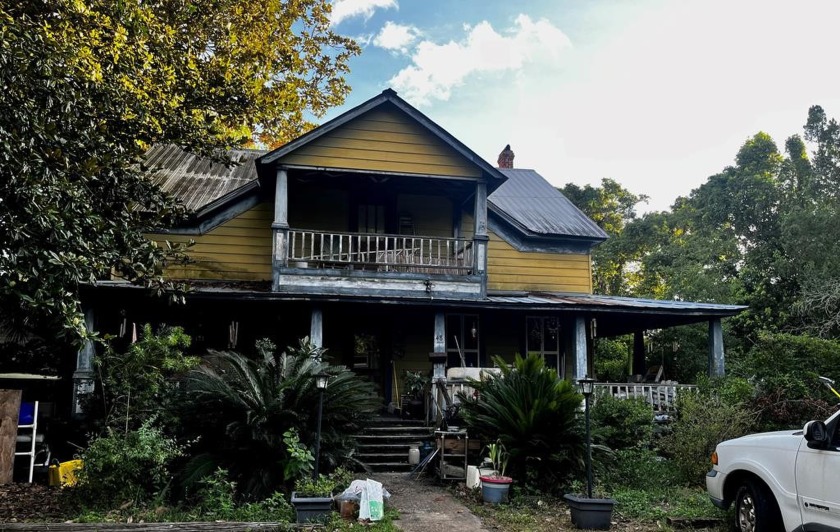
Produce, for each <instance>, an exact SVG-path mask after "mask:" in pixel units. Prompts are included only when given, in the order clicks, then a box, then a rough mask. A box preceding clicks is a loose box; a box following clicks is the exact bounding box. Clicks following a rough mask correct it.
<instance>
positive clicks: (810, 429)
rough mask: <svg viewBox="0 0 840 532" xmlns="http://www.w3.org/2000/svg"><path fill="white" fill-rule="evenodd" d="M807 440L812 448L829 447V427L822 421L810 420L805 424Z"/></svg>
mask: <svg viewBox="0 0 840 532" xmlns="http://www.w3.org/2000/svg"><path fill="white" fill-rule="evenodd" d="M804 432H805V440H806V441H807V442H808V447H809V448H811V449H825V448H826V447H828V429H827V428H826V426H825V423H824V422H822V421H809V422H808V423H806V424H805V430H804Z"/></svg>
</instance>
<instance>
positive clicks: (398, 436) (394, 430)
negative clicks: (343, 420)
mask: <svg viewBox="0 0 840 532" xmlns="http://www.w3.org/2000/svg"><path fill="white" fill-rule="evenodd" d="M355 438H356V439H357V440H358V442H359V445H358V448H357V451H356V458H358V459H359V461H360V462H362V463H363V464H365V465H366V466H367V467H368V468H370V470H371V471H380V472H400V471H405V472H408V471H411V469H412V467H413V466H411V465H409V463H408V450H409V448H410V447H411V445H412V444H416V445H421V444H422V443H423V442H424V441H428V442H433V441H434V428H432V427H428V426H426V424H425V423H424V422H423V421H419V420H410V419H400V418H398V417H385V416H382V417H377V418H374V419H373V420H372V422H371V423H370V425H369V426H368V428H367V429H366V430H365V431H364V432H363V433H361V434H357V435H356V436H355Z"/></svg>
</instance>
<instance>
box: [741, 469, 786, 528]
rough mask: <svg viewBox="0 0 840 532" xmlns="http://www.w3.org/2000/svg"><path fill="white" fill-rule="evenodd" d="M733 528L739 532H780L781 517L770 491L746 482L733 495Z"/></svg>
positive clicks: (757, 483)
mask: <svg viewBox="0 0 840 532" xmlns="http://www.w3.org/2000/svg"><path fill="white" fill-rule="evenodd" d="M735 527H736V528H737V529H738V530H740V531H741V532H780V531H782V530H783V528H782V515H781V513H780V512H779V507H778V506H777V505H776V501H775V500H774V499H773V495H772V494H771V493H770V491H769V490H768V489H767V488H766V487H765V486H764V485H763V484H761V483H759V482H756V481H754V480H747V481H745V482H744V483H743V484H741V487H739V488H738V492H737V493H736V495H735Z"/></svg>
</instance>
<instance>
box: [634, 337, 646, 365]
mask: <svg viewBox="0 0 840 532" xmlns="http://www.w3.org/2000/svg"><path fill="white" fill-rule="evenodd" d="M645 366H646V362H645V331H636V332H634V333H633V375H642V376H644V375H645V373H646V372H647V367H645Z"/></svg>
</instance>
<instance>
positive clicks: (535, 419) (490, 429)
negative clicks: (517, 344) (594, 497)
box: [458, 354, 582, 487]
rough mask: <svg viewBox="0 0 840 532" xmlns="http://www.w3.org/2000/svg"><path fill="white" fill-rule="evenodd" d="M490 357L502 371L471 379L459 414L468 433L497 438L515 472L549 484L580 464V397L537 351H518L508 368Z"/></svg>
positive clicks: (520, 476)
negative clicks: (525, 354)
mask: <svg viewBox="0 0 840 532" xmlns="http://www.w3.org/2000/svg"><path fill="white" fill-rule="evenodd" d="M494 361H495V362H496V364H497V365H498V366H499V367H500V368H501V370H502V372H501V374H500V375H491V376H489V377H488V378H487V379H485V380H482V381H473V383H472V385H473V386H474V388H475V390H476V391H477V394H475V395H472V394H471V395H470V396H467V395H465V394H463V393H460V394H459V396H458V397H459V399H460V400H461V415H462V416H463V418H464V421H465V422H466V424H467V427H469V429H470V431H471V433H473V434H476V435H478V436H480V437H481V438H482V439H484V440H485V441H496V440H497V439H498V440H501V443H502V444H504V446H505V448H507V450H508V452H509V453H510V464H509V466H508V467H509V470H510V472H511V474H512V475H513V476H515V477H516V476H518V477H519V478H520V479H526V478H533V479H535V481H536V482H538V483H539V484H541V485H542V486H543V487H548V486H552V485H554V484H556V481H557V480H558V479H557V476H558V474H559V473H558V472H565V473H568V472H570V470H572V469H575V468H578V466H579V465H580V459H581V457H582V443H581V442H582V438H581V435H580V431H579V427H578V424H577V420H576V417H577V412H578V407H579V406H580V402H581V399H582V397H581V396H580V395H579V394H578V393H577V392H576V391H575V390H574V388H573V386H572V384H571V383H570V382H568V381H566V380H564V379H561V378H559V377H558V376H557V373H556V372H555V371H554V370H552V369H550V368H546V367H545V364H544V363H543V360H542V358H541V357H539V356H536V355H529V356H528V357H527V358H523V357H521V356H520V355H518V354H517V355H516V358H515V360H514V364H513V367H512V368H510V367H508V365H507V364H506V363H505V362H504V360H502V359H501V358H500V357H494ZM529 470H530V472H532V474H529Z"/></svg>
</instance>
